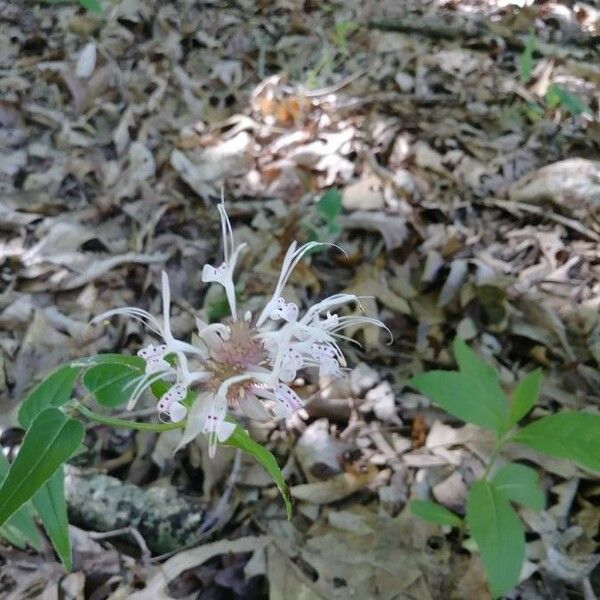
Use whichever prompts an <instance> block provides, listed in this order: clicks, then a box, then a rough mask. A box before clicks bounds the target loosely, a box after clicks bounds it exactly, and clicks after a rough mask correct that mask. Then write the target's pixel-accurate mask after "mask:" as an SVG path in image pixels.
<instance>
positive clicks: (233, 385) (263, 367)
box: [96, 203, 389, 456]
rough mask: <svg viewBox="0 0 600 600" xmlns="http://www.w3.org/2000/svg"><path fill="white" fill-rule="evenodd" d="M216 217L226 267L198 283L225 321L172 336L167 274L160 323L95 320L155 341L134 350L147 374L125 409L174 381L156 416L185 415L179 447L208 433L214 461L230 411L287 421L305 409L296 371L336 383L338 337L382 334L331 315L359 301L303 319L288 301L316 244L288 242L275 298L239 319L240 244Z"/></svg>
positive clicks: (337, 302)
mask: <svg viewBox="0 0 600 600" xmlns="http://www.w3.org/2000/svg"><path fill="white" fill-rule="evenodd" d="M219 214H220V216H221V230H222V234H223V255H224V257H223V262H222V263H221V264H220V265H219V266H217V267H214V266H212V265H208V264H207V265H205V266H204V268H203V269H202V281H203V282H206V283H217V284H220V285H222V286H223V288H224V289H225V295H226V297H227V301H228V304H229V308H230V312H231V317H230V318H228V319H226V320H225V321H224V322H222V323H213V324H207V323H205V322H203V321H202V320H200V319H197V327H198V342H197V343H196V344H190V343H188V342H185V341H182V340H178V339H176V338H175V337H174V336H173V334H172V332H171V326H170V316H169V315H170V302H171V293H170V288H169V279H168V277H167V275H166V273H164V272H163V273H162V307H163V314H162V320H159V319H156V318H155V317H153V316H152V315H151V314H150V313H148V312H147V311H144V310H141V309H139V308H135V307H125V308H119V309H115V310H112V311H109V312H107V313H104V314H103V315H100V316H99V317H97V318H96V320H99V319H104V318H106V317H110V316H112V315H116V314H122V315H125V316H128V317H132V318H134V319H138V320H140V321H141V322H143V323H144V324H145V325H146V326H148V328H149V329H150V330H151V331H152V332H153V333H154V334H155V335H156V336H157V337H158V338H160V342H159V343H158V344H150V345H148V346H146V347H145V348H142V349H141V350H140V351H139V352H138V355H139V356H140V357H141V358H143V359H144V361H145V363H146V368H145V374H144V376H143V377H141V378H140V379H139V381H137V382H136V385H135V387H134V388H133V389H132V395H131V400H130V402H129V408H131V407H133V405H134V404H135V402H136V401H137V400H138V398H139V397H140V395H141V394H142V393H143V392H144V390H146V389H147V388H148V387H149V386H150V385H152V383H154V382H155V381H157V380H159V379H162V380H166V381H171V382H172V385H171V386H170V388H169V389H168V391H167V392H166V393H165V394H164V395H163V396H162V397H161V398H160V399H159V402H158V406H157V409H158V411H159V413H160V414H161V415H164V416H165V417H166V418H168V419H170V420H172V421H179V420H182V419H184V418H185V417H186V415H187V423H186V427H185V431H184V434H183V437H182V440H181V443H180V446H181V445H184V444H186V443H188V442H189V441H191V440H192V439H193V438H194V437H196V436H197V435H198V434H200V433H205V434H206V435H207V436H208V439H209V449H210V454H211V456H212V455H214V452H215V449H216V445H217V442H219V441H221V442H222V441H225V440H226V439H227V438H228V437H229V436H230V435H231V433H232V431H233V429H234V425H233V424H232V423H230V422H229V421H228V420H227V415H228V412H229V411H239V412H242V413H245V414H246V415H247V416H249V417H250V418H253V419H265V418H269V416H270V415H274V416H276V417H288V416H290V415H291V414H292V413H293V412H295V411H297V410H298V409H299V408H301V407H302V406H303V401H302V399H301V398H300V397H299V396H298V394H296V392H295V391H294V390H293V389H292V388H291V387H290V385H289V384H290V383H291V382H293V380H294V379H295V378H296V375H297V373H298V371H300V370H301V369H305V368H311V367H313V368H316V369H318V371H319V374H320V375H328V376H335V377H337V376H340V375H341V374H342V372H343V370H344V368H345V367H346V361H345V359H344V355H343V354H342V351H341V350H340V348H339V346H338V341H339V340H340V339H344V336H343V335H342V334H341V333H340V332H341V331H342V330H343V329H344V328H345V327H348V326H351V325H355V324H357V323H369V324H372V325H375V326H377V327H383V328H386V327H385V325H384V324H383V323H382V322H381V321H379V320H377V319H373V318H370V317H367V316H360V315H359V316H343V315H341V316H340V315H338V314H337V313H336V312H335V311H336V310H337V309H339V308H340V307H342V306H344V305H347V304H349V303H353V302H358V300H359V298H357V297H356V296H355V295H353V294H335V295H333V296H330V297H328V298H325V299H324V300H321V301H320V302H318V303H316V304H315V305H313V306H311V307H310V308H308V309H307V310H306V311H305V312H304V314H302V315H301V312H300V308H299V307H298V305H297V304H295V303H294V302H290V301H287V300H286V299H285V297H284V289H285V286H286V284H287V282H288V280H289V278H290V275H291V274H292V271H293V270H294V268H295V267H296V265H297V264H298V263H299V262H300V261H301V260H302V258H303V257H304V256H305V255H306V254H307V252H309V251H310V250H312V249H313V248H315V247H316V246H318V245H319V243H317V242H309V243H307V244H304V245H302V246H298V245H297V244H296V242H293V243H292V244H291V245H290V247H289V248H288V251H287V252H286V255H285V257H284V259H283V264H282V268H281V273H280V275H279V278H278V281H277V284H276V286H275V290H274V292H273V295H272V296H271V297H270V298H269V299H268V300H267V302H266V303H265V305H264V308H263V309H262V311H261V312H260V314H259V315H258V316H257V317H256V318H255V319H254V318H253V317H252V315H251V314H250V313H249V312H247V313H246V314H245V315H244V317H243V318H242V319H240V318H239V311H238V307H237V305H236V297H235V287H234V282H233V276H234V271H235V267H236V262H237V259H238V257H239V255H240V252H241V251H242V250H243V248H244V246H245V244H240V245H236V244H235V241H234V237H233V230H232V227H231V223H230V222H229V218H228V216H227V213H226V211H225V207H224V204H223V203H221V205H219ZM386 329H387V328H386ZM388 331H389V330H388ZM190 391H193V392H197V393H198V395H197V398H196V399H195V401H194V402H193V404H192V406H191V408H190V409H189V412H188V408H187V406H188V403H186V398H187V396H188V394H189V393H190ZM194 395H195V394H194Z"/></svg>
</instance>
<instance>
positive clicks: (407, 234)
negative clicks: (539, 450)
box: [0, 0, 600, 600]
mask: <svg viewBox="0 0 600 600" xmlns="http://www.w3.org/2000/svg"><path fill="white" fill-rule="evenodd" d="M101 4H103V11H102V14H101V15H96V14H94V13H92V12H86V11H85V10H83V9H82V8H81V7H79V5H78V4H77V3H72V4H70V3H64V4H54V3H53V4H42V3H40V4H29V5H27V6H26V5H24V4H19V3H9V2H0V90H1V94H0V97H1V99H0V197H1V200H0V409H1V413H0V419H1V420H0V424H1V425H0V427H1V429H2V435H1V437H0V443H1V444H2V446H3V450H4V451H6V452H13V451H14V449H15V447H16V446H17V445H18V443H19V441H20V439H21V438H20V436H21V434H20V430H19V429H18V428H17V421H16V410H15V407H16V406H17V404H18V402H19V401H20V400H21V399H22V398H23V396H24V394H25V393H27V391H28V390H29V389H31V387H32V386H33V385H34V384H35V382H36V381H38V380H40V379H41V378H42V377H43V376H44V375H45V374H46V373H48V372H50V371H52V370H53V369H54V368H55V367H56V366H57V365H58V364H60V363H61V362H64V361H65V360H69V359H72V358H76V357H79V356H81V355H82V354H93V353H95V352H106V351H110V352H116V351H122V350H124V351H127V350H128V349H130V348H134V347H135V346H136V345H139V342H140V341H141V337H142V332H141V331H140V330H139V328H138V327H137V326H136V325H132V324H119V325H112V326H110V327H99V328H98V327H96V328H94V327H89V326H88V322H89V319H90V318H91V316H93V315H94V314H98V313H100V312H102V311H104V310H106V309H108V308H110V307H112V306H115V305H120V304H133V303H138V304H145V305H146V306H147V307H148V308H150V309H152V308H156V306H157V304H158V301H159V293H158V290H159V285H158V282H159V279H160V277H159V273H160V270H161V269H162V268H165V267H166V269H167V270H168V271H169V275H170V278H171V282H172V287H173V297H174V303H175V307H174V314H173V328H174V330H177V333H178V335H179V334H181V335H186V334H189V333H191V332H192V331H193V329H194V323H195V320H194V316H195V315H196V314H197V313H200V315H201V316H202V317H203V318H204V319H205V320H206V319H207V317H208V316H209V315H214V314H216V313H215V311H218V310H220V309H219V302H220V298H219V297H218V295H215V290H209V291H208V292H207V293H206V294H205V295H204V296H202V295H201V294H200V292H199V290H200V289H203V288H202V287H201V285H200V284H201V277H200V271H201V266H202V264H204V262H206V261H207V260H208V259H209V258H210V257H211V256H213V255H214V254H215V253H216V252H217V251H218V250H217V240H218V224H217V222H216V219H215V218H214V211H213V206H214V203H215V201H216V200H218V198H219V197H220V193H221V189H224V191H225V196H226V199H227V202H228V207H229V211H230V214H231V217H232V219H233V221H234V225H235V227H236V229H237V232H238V234H239V237H240V239H243V241H246V242H248V243H249V251H248V256H247V257H246V258H244V259H242V265H241V268H240V273H241V280H242V285H241V289H240V290H239V293H240V294H242V295H243V297H244V298H245V299H246V301H247V302H248V303H249V305H252V303H253V299H255V298H257V297H259V296H261V295H263V294H265V293H266V292H267V290H268V289H269V285H270V284H271V282H272V280H273V279H274V278H275V277H276V271H275V268H274V267H273V265H274V264H276V261H277V259H278V257H280V256H281V254H282V252H283V249H284V248H285V247H287V245H288V243H289V242H290V241H291V240H292V239H299V240H300V241H308V240H309V239H315V238H314V237H311V236H314V235H321V236H325V237H324V238H323V239H322V241H327V242H333V243H336V244H339V245H340V246H342V247H343V248H344V249H345V250H346V252H347V254H346V255H342V254H340V253H339V252H337V251H336V250H335V249H330V250H326V251H323V252H321V253H319V254H315V255H313V256H312V260H311V261H310V262H309V263H307V264H303V265H302V267H301V269H300V270H299V271H298V272H297V274H296V275H295V277H293V278H292V281H291V285H290V286H289V290H288V294H289V298H290V299H293V300H295V301H300V302H303V301H304V300H305V299H307V298H309V297H315V296H318V295H320V294H324V293H327V292H330V293H333V292H338V291H342V290H345V291H349V292H352V293H356V294H360V295H366V296H372V298H371V299H366V300H365V301H364V306H363V308H364V309H365V310H367V311H368V312H369V314H371V315H372V316H377V317H378V318H381V319H383V320H384V321H385V322H386V324H387V325H388V326H389V327H390V329H391V330H392V331H393V332H394V340H393V343H391V344H389V345H388V344H386V341H387V340H385V339H384V338H383V337H379V336H378V335H376V333H374V332H373V331H372V330H368V329H362V330H361V329H357V330H356V331H353V332H351V333H352V335H353V336H355V337H356V338H357V339H358V340H359V341H360V342H361V343H362V348H361V349H359V348H357V349H349V354H350V356H351V359H352V361H351V366H352V371H351V372H350V374H349V376H348V378H347V381H332V380H328V379H326V378H322V379H321V380H319V379H318V378H316V377H311V376H309V377H307V378H306V379H303V380H301V381H298V382H297V384H298V386H299V387H301V388H302V389H303V395H304V396H305V397H308V398H309V400H310V402H309V403H308V405H307V408H306V412H304V413H301V414H299V415H296V416H295V417H294V418H293V419H290V420H288V422H287V423H279V424H278V423H275V422H273V423H268V424H266V425H265V424H261V425H257V424H254V425H253V426H252V431H251V434H252V436H253V437H254V439H257V440H259V441H261V442H262V443H265V444H267V445H268V446H269V448H270V449H271V450H272V451H274V452H275V454H276V455H277V457H278V459H279V462H280V465H281V466H282V467H283V472H284V475H285V476H286V478H287V480H288V482H289V483H290V484H291V490H292V494H293V496H294V497H295V498H296V516H295V517H294V519H293V521H292V522H289V523H288V522H286V521H285V520H284V514H283V509H282V507H281V506H280V505H279V503H278V500H277V495H276V492H275V490H274V489H273V486H272V484H271V482H270V480H269V479H268V478H265V476H264V473H263V472H262V471H260V469H259V468H257V467H256V465H253V464H252V463H251V462H248V461H247V460H246V459H245V458H243V457H242V458H241V459H236V458H235V453H234V452H230V451H228V450H226V449H222V451H221V453H220V455H218V456H217V459H216V460H215V461H213V462H211V463H208V462H207V460H206V458H207V448H206V446H205V444H204V443H203V441H202V440H199V441H198V442H197V443H194V444H192V445H191V446H190V447H189V448H188V449H187V450H186V451H185V452H184V453H179V454H177V455H176V456H175V457H173V455H172V450H173V447H174V443H173V440H171V439H169V437H168V435H167V434H161V435H160V436H157V435H155V434H152V435H148V434H144V433H141V432H137V433H130V432H127V433H122V432H115V431H113V430H111V429H109V428H107V427H104V426H97V427H92V428H90V429H89V430H88V432H87V435H86V444H87V447H88V451H87V452H86V453H85V455H84V456H80V457H78V458H77V460H75V461H74V464H73V465H72V466H71V467H69V468H70V469H72V470H73V475H72V477H71V479H73V480H77V478H86V477H87V478H89V479H90V480H93V478H94V477H95V476H97V475H100V476H104V475H110V476H112V477H113V478H117V479H119V480H122V481H123V483H124V484H126V485H127V486H130V487H129V488H128V489H131V490H133V491H132V492H131V493H132V494H134V495H135V493H136V492H135V490H136V489H138V490H139V494H140V495H139V498H143V497H144V493H145V490H146V488H150V487H159V488H164V490H165V491H164V494H165V495H166V496H169V495H170V494H173V493H175V492H174V490H179V491H180V492H181V493H183V500H182V502H185V498H188V499H189V500H190V504H189V505H190V506H197V505H199V504H202V505H203V506H207V507H208V508H207V515H212V517H211V519H213V520H214V523H217V525H216V526H214V527H213V528H212V529H211V523H213V521H211V522H204V523H203V525H202V528H204V527H206V528H207V529H206V531H208V532H209V533H208V535H207V536H206V537H204V538H203V541H202V542H201V545H199V546H197V547H196V548H193V549H185V550H182V551H181V552H179V553H175V554H174V555H173V556H172V557H171V558H167V559H166V562H160V560H158V561H157V559H160V557H156V556H155V557H154V558H153V559H151V561H150V563H148V561H147V560H145V559H144V556H143V552H142V554H140V549H139V546H138V545H136V543H135V539H133V538H132V536H131V533H127V532H121V533H119V531H120V529H119V527H118V526H117V525H108V524H107V525H106V526H105V528H108V529H110V528H113V529H114V530H115V531H116V532H117V533H115V534H114V535H112V534H111V536H110V537H102V538H99V539H98V540H97V541H95V540H94V539H93V535H94V534H93V533H88V532H86V531H83V530H80V529H75V528H74V529H73V532H72V535H73V540H74V547H75V572H74V573H73V574H72V575H69V576H67V577H66V578H65V577H64V574H63V573H62V572H61V570H60V568H59V567H58V563H56V562H55V559H54V557H53V556H52V553H51V550H50V546H49V545H47V546H46V548H45V549H44V550H43V551H42V553H41V554H38V553H35V552H33V551H31V552H29V551H28V552H22V551H17V550H14V549H9V548H8V547H3V548H2V557H3V559H4V562H3V564H2V566H0V572H1V573H2V575H1V578H0V590H1V593H2V595H3V596H4V595H6V597H7V598H15V599H17V598H24V597H31V594H36V593H37V594H38V595H40V594H41V597H54V595H59V594H69V595H70V597H81V598H83V597H94V598H123V597H132V598H133V597H140V598H143V597H148V598H150V597H151V598H159V597H165V598H167V597H176V598H183V597H192V595H193V594H196V593H197V592H198V591H200V590H202V593H203V594H207V596H206V597H211V598H228V597H235V598H238V597H242V598H264V597H267V594H268V595H269V597H272V598H285V599H286V600H293V599H294V598H337V597H338V596H339V597H342V596H343V597H347V596H348V595H354V596H357V597H364V598H390V599H391V598H395V597H403V598H415V599H419V600H420V599H429V598H432V599H436V598H449V599H450V598H462V599H466V600H469V599H471V598H473V599H480V598H485V597H488V595H489V592H488V591H487V587H486V584H485V580H484V579H483V576H482V573H483V571H482V567H481V564H480V561H479V558H478V557H477V556H476V555H469V554H467V553H465V552H464V551H463V550H462V549H461V548H460V544H459V542H458V541H457V540H456V539H454V538H453V537H452V535H449V534H448V531H446V530H440V529H439V528H436V527H434V526H431V525H429V524H426V523H424V522H423V521H420V520H418V519H417V518H416V517H413V516H412V515H411V514H410V511H409V510H408V508H407V505H408V502H409V500H410V499H411V498H428V497H433V498H435V499H436V500H437V501H439V502H440V503H441V504H443V505H444V506H446V507H447V508H449V509H451V510H454V511H456V512H458V513H460V514H462V513H464V509H465V502H466V489H467V486H468V485H470V484H471V482H472V481H473V480H474V479H476V478H477V477H478V476H480V475H481V473H482V469H483V466H482V465H483V462H482V461H483V460H484V459H485V458H486V457H488V456H489V454H490V452H491V450H492V448H491V445H490V440H489V439H488V438H487V435H486V434H485V432H483V431H482V430H480V429H477V428H475V427H473V426H471V425H466V426H461V425H460V423H458V422H455V421H453V420H451V419H449V418H448V417H447V416H444V414H443V413H442V412H441V411H440V410H439V409H437V408H435V407H434V406H432V405H431V404H430V403H429V401H428V400H426V399H425V398H424V397H423V396H420V395H418V394H415V393H413V392H411V391H409V390H408V389H407V388H406V385H405V383H406V381H407V380H408V378H410V377H411V376H413V375H415V374H418V373H420V372H422V371H423V370H424V369H426V368H432V367H441V368H446V367H451V366H452V359H451V352H450V346H451V341H452V339H453V337H454V335H455V334H456V332H460V334H461V336H462V337H463V338H465V339H468V340H470V342H471V343H472V344H473V346H474V348H475V349H476V351H477V352H478V353H479V354H480V355H483V356H485V357H486V358H487V360H488V361H489V362H490V363H491V364H493V365H494V366H495V367H496V368H497V370H498V372H499V373H500V375H501V380H502V383H503V385H505V386H506V387H507V389H508V388H512V387H513V386H514V383H515V381H516V380H517V379H519V378H520V377H521V376H522V375H523V374H524V373H526V372H527V371H530V370H532V369H533V368H535V367H537V366H541V367H543V368H544V371H545V378H544V385H543V388H542V394H541V403H540V405H539V408H536V409H535V410H536V411H544V412H548V411H552V410H557V409H559V408H562V407H564V408H570V409H583V408H588V409H590V408H591V409H595V410H597V409H598V405H599V401H598V392H597V390H598V389H599V388H598V384H599V383H600V373H599V370H598V369H599V367H600V350H599V348H600V317H599V314H600V313H599V310H598V309H599V307H600V304H599V299H600V259H599V254H598V240H599V239H600V224H599V221H598V202H599V200H600V191H599V187H598V186H599V177H600V169H599V166H598V165H599V164H600V162H599V161H600V155H599V145H600V126H599V123H598V119H597V116H598V108H599V101H600V92H599V89H600V88H599V86H600V77H599V74H598V70H597V68H595V66H594V65H595V64H596V63H597V50H596V49H594V46H593V40H595V39H596V38H597V36H598V33H599V31H600V13H599V12H598V11H597V10H596V9H595V8H594V7H593V6H592V5H591V4H584V3H576V4H574V5H573V4H571V3H561V2H555V1H548V2H545V3H543V4H533V5H530V4H527V5H526V6H522V7H521V6H520V3H514V4H511V3H506V2H495V1H489V2H483V1H482V0H468V1H467V2H454V1H452V0H445V1H443V2H409V3H404V4H401V5H400V4H398V3H393V2H378V3H371V2H367V3H362V2H344V3H336V4H335V5H331V6H329V5H325V4H324V5H318V4H316V3H313V2H305V3H300V4H298V3H291V2H287V1H285V0H266V1H262V2H259V3H251V2H238V3H235V4H234V5H227V6H222V5H218V4H213V3H208V4H206V3H205V4H203V5H202V6H201V7H200V6H199V5H198V4H197V3H195V2H193V1H192V0H180V1H179V2H177V3H175V4H168V3H159V2H154V1H153V0H131V1H127V2H116V3H101ZM531 36H533V38H534V39H535V44H534V45H533V46H532V45H531V44H530V43H529V42H528V40H531V39H532V37H531ZM528 43H529V46H528ZM525 48H530V51H528V52H529V53H530V56H529V55H526V54H523V49H525ZM528 56H529V57H528ZM561 98H562V101H561ZM587 107H590V108H591V114H590V112H588V111H587V110H586V108H587ZM332 187H335V188H337V189H338V190H339V191H340V199H341V204H340V207H339V211H338V210H337V209H336V210H334V211H333V212H332V213H331V214H330V215H329V216H327V215H325V213H319V209H318V201H319V200H320V198H321V197H322V196H323V194H324V193H325V192H326V191H327V190H329V189H331V188H332ZM315 224H317V226H315ZM250 255H253V256H250ZM246 261H247V262H246ZM251 261H252V264H256V263H258V265H259V266H258V267H257V269H256V274H253V276H252V277H250V276H246V275H247V274H246V273H245V272H244V268H245V267H246V265H248V264H251ZM367 364H368V365H369V366H368V367H367V366H366V365H367ZM141 410H142V411H143V410H144V409H143V408H142V409H141ZM175 443H176V442H175ZM510 458H511V459H513V460H524V461H527V462H528V464H530V465H533V466H535V468H536V469H538V471H539V473H540V474H541V475H542V478H543V480H542V481H543V486H544V488H545V489H546V490H547V491H548V494H547V496H548V505H547V508H546V510H544V511H542V512H541V513H533V512H532V511H529V510H528V509H522V510H521V511H520V512H521V516H522V517H523V518H524V519H525V522H526V525H527V528H528V536H527V545H526V563H525V568H524V571H523V573H522V583H521V585H520V586H519V593H520V597H522V598H524V599H533V598H539V597H553V598H574V597H582V596H583V597H585V598H586V599H587V598H592V597H594V593H595V594H598V589H599V587H598V586H599V584H598V570H597V562H598V561H597V555H598V545H597V533H598V527H599V517H598V511H597V510H596V509H595V506H596V504H597V496H598V482H597V479H594V477H593V476H592V475H591V474H590V473H587V472H584V471H581V470H580V469H576V468H575V467H574V466H573V465H572V464H571V463H569V462H567V461H561V460H557V459H549V458H547V457H542V456H540V455H537V454H536V453H534V452H533V451H529V450H525V449H522V448H520V447H519V448H517V447H514V448H511V449H510ZM236 460H241V464H239V465H238V466H237V467H236ZM82 489H85V486H83V487H82ZM139 498H138V499H137V500H136V501H139ZM223 498H225V500H224V501H221V502H219V499H223ZM86 501H90V502H93V501H94V500H93V494H92V495H90V497H89V499H86V498H84V499H83V500H82V503H83V505H85V502H86ZM211 507H212V508H211ZM72 508H73V507H72ZM95 510H97V507H95ZM78 517H79V518H78V524H79V525H80V526H82V527H83V529H85V528H87V529H90V530H93V529H94V525H93V524H92V523H90V522H88V523H87V525H86V518H88V520H91V519H89V517H90V515H87V517H86V515H85V514H79V513H78ZM159 517H160V515H159ZM206 519H207V520H208V517H206ZM95 526H98V523H96V525H95ZM203 531H204V529H203ZM106 533H111V532H110V531H108V532H106ZM134 537H135V536H134ZM189 542H190V545H193V544H194V543H196V544H197V543H198V542H197V539H195V538H194V539H190V540H189ZM173 550H174V551H175V550H176V549H175V548H173ZM163 560H165V559H163ZM92 590H93V591H92ZM85 594H88V595H87V596H86V595H85ZM90 594H91V595H90ZM202 597H204V595H203V596H202Z"/></svg>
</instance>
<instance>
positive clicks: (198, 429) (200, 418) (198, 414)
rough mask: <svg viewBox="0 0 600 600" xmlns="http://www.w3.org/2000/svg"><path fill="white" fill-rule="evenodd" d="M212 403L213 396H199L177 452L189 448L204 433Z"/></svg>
mask: <svg viewBox="0 0 600 600" xmlns="http://www.w3.org/2000/svg"><path fill="white" fill-rule="evenodd" d="M212 403H213V397H212V395H211V394H209V393H206V392H204V393H202V394H199V395H198V397H197V398H196V400H195V402H194V404H192V408H190V411H189V414H188V419H187V423H186V424H185V429H184V431H183V435H182V436H181V440H179V444H178V445H177V448H176V449H175V450H176V451H177V450H180V449H181V448H183V447H185V446H187V445H188V444H189V443H190V442H191V441H192V440H193V439H195V438H196V437H198V436H199V435H200V434H201V433H202V430H203V428H204V422H205V421H206V415H207V414H208V411H209V410H210V408H211V406H212Z"/></svg>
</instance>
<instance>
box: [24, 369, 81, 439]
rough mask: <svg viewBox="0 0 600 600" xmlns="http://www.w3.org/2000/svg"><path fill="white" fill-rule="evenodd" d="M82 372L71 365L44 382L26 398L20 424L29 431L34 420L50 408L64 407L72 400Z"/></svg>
mask: <svg viewBox="0 0 600 600" xmlns="http://www.w3.org/2000/svg"><path fill="white" fill-rule="evenodd" d="M80 372H81V367H74V366H72V365H70V364H66V365H63V366H62V367H59V368H58V369H57V370H56V371H54V372H53V373H51V374H50V375H49V376H48V377H46V379H44V381H42V382H41V383H40V384H39V385H38V386H37V387H35V388H34V389H33V391H32V392H31V393H30V394H29V396H27V398H25V400H24V401H23V404H21V408H20V409H19V423H20V424H21V427H23V428H24V429H28V428H29V426H30V425H31V423H32V422H33V420H34V419H35V418H36V417H37V416H38V415H39V414H40V413H41V412H42V411H43V410H44V409H46V408H48V407H50V406H54V407H59V406H62V405H63V404H64V403H65V402H67V401H68V400H69V399H70V398H71V394H72V392H73V386H74V385H75V381H76V380H77V377H78V376H79V373H80Z"/></svg>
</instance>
